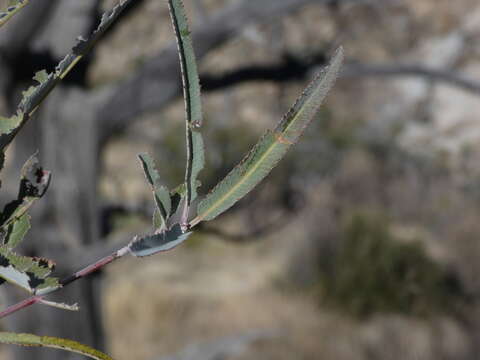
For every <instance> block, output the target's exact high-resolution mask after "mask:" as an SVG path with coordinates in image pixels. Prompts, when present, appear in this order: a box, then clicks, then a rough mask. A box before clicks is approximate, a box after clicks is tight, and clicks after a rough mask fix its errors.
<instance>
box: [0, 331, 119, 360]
mask: <svg viewBox="0 0 480 360" xmlns="http://www.w3.org/2000/svg"><path fill="white" fill-rule="evenodd" d="M0 343H3V344H12V345H21V346H43V347H48V348H54V349H61V350H66V351H70V352H74V353H78V354H82V355H85V356H88V357H89V358H91V359H96V360H113V359H112V358H111V357H110V356H108V355H106V354H104V353H102V352H101V351H98V350H95V349H93V348H91V347H90V346H87V345H84V344H81V343H79V342H76V341H73V340H68V339H61V338H57V337H51V336H38V335H33V334H17V333H11V332H0Z"/></svg>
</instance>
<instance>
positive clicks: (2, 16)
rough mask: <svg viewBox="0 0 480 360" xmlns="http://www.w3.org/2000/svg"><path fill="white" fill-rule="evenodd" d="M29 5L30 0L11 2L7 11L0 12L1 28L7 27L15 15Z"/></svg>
mask: <svg viewBox="0 0 480 360" xmlns="http://www.w3.org/2000/svg"><path fill="white" fill-rule="evenodd" d="M28 3H29V0H15V1H10V2H9V4H8V6H7V8H6V9H5V11H0V27H1V26H3V25H5V24H6V23H7V21H8V20H10V18H11V17H12V16H13V15H15V14H16V13H18V12H19V11H20V10H21V9H22V8H23V7H24V6H26V5H27V4H28Z"/></svg>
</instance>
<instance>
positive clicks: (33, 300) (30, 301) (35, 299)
mask: <svg viewBox="0 0 480 360" xmlns="http://www.w3.org/2000/svg"><path fill="white" fill-rule="evenodd" d="M128 253H129V245H127V246H124V247H122V248H120V249H119V250H117V251H114V252H113V253H111V254H110V255H107V256H105V257H103V258H101V259H100V260H98V261H96V262H94V263H93V264H90V265H88V266H86V267H85V268H83V269H81V270H79V271H77V272H75V273H73V274H72V275H70V276H67V277H66V278H64V279H62V280H60V285H61V287H58V288H55V289H52V290H48V291H47V292H45V293H38V294H35V295H33V296H31V297H29V298H27V299H24V300H22V301H20V302H18V303H16V304H14V305H11V306H9V307H7V308H6V309H5V310H3V311H2V312H0V319H1V318H4V317H6V316H8V315H11V314H13V313H15V312H17V311H19V310H22V309H25V308H27V307H29V306H31V305H34V304H37V303H42V302H44V298H45V296H47V295H49V294H51V293H54V292H57V291H58V290H60V289H62V288H63V287H65V286H67V285H69V284H71V283H72V282H74V281H76V280H78V279H81V278H83V277H85V276H87V275H89V274H91V273H93V272H95V271H98V270H100V269H101V268H103V267H104V266H105V265H108V264H110V263H111V262H113V261H115V260H117V259H119V258H121V257H123V256H124V255H126V254H128Z"/></svg>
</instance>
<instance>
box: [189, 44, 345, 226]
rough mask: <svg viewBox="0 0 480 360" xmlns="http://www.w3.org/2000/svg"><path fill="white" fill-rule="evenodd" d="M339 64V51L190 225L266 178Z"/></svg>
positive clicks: (315, 106)
mask: <svg viewBox="0 0 480 360" xmlns="http://www.w3.org/2000/svg"><path fill="white" fill-rule="evenodd" d="M342 62H343V49H342V48H340V49H338V50H337V52H336V53H335V55H334V57H333V59H332V61H331V62H330V64H329V66H328V67H326V68H325V69H324V70H323V71H322V72H321V73H320V74H319V75H318V76H317V77H316V78H315V79H314V80H313V82H312V83H311V84H310V85H309V86H308V87H307V88H306V90H305V91H304V93H303V94H302V95H301V96H300V98H299V99H298V100H297V102H296V103H295V104H294V105H293V107H292V108H291V109H290V111H289V112H288V113H287V114H286V115H285V117H284V118H283V119H282V120H281V121H280V123H279V124H278V125H277V127H276V128H275V129H274V130H273V131H271V130H269V131H267V133H266V134H265V135H264V136H263V137H262V138H261V139H260V141H259V142H258V143H257V144H256V145H255V146H254V147H253V149H252V150H251V151H250V152H249V153H248V154H247V155H246V156H245V157H244V159H243V160H242V161H241V162H240V164H238V165H237V166H236V167H235V168H234V169H233V170H232V171H230V173H229V174H228V175H227V176H226V177H225V178H224V179H223V180H222V181H221V182H220V183H219V184H217V185H216V186H215V188H214V189H213V190H212V191H211V192H210V193H209V194H208V195H207V196H206V197H205V198H204V199H203V200H202V201H201V202H200V203H199V204H198V208H197V216H196V217H195V219H193V220H192V221H191V223H190V226H195V225H196V224H198V223H199V222H201V221H204V220H212V219H214V218H215V217H217V216H218V215H220V214H221V213H223V212H224V211H226V210H227V209H229V208H230V207H231V206H233V205H234V204H235V203H236V202H237V201H238V200H240V199H241V198H243V197H244V196H245V195H246V194H247V193H248V192H249V191H251V190H252V189H253V188H254V187H255V186H256V185H257V184H258V183H259V182H260V181H261V180H263V179H264V178H265V176H267V175H268V174H269V173H270V171H271V170H272V169H273V168H274V167H275V165H276V164H277V163H278V161H280V159H282V158H283V156H284V155H285V154H286V152H287V150H288V149H289V148H290V147H291V146H292V145H293V144H294V143H296V142H297V141H298V138H299V137H300V135H301V134H302V133H303V131H304V130H305V128H306V126H307V125H308V124H309V123H310V122H311V120H312V118H313V117H314V115H315V113H316V112H317V110H318V108H319V107H320V105H321V104H322V101H323V99H324V98H325V96H326V95H327V93H328V91H329V90H330V88H331V87H332V86H333V84H334V82H335V79H336V78H337V74H338V71H339V69H340V66H341V64H342Z"/></svg>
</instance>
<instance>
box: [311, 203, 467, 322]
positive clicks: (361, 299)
mask: <svg viewBox="0 0 480 360" xmlns="http://www.w3.org/2000/svg"><path fill="white" fill-rule="evenodd" d="M328 267H329V269H328V271H325V270H326V269H322V271H321V274H320V278H321V281H320V288H321V292H322V298H323V300H324V301H325V302H326V303H327V304H330V305H333V306H336V307H338V308H340V309H342V310H345V311H346V312H348V313H350V314H353V315H355V316H360V317H364V316H368V315H371V314H373V313H375V312H398V313H403V314H409V315H420V316H425V315H429V314H431V313H435V312H449V311H452V310H453V309H454V308H455V305H456V304H457V303H458V302H459V300H461V299H462V298H463V294H462V291H461V287H460V285H459V283H458V282H457V281H456V280H455V279H454V278H452V276H451V275H450V274H448V273H447V271H446V270H445V269H444V268H443V267H442V266H441V265H440V264H438V263H436V262H435V261H434V260H432V259H431V258H430V257H429V256H428V255H427V253H426V252H425V249H424V247H423V246H422V244H421V243H420V242H419V241H412V242H408V243H406V242H402V241H400V240H398V239H396V238H395V236H394V235H393V234H392V232H391V230H390V227H389V222H388V220H387V219H386V218H385V217H384V216H381V215H375V214H368V213H365V212H359V213H357V214H355V215H353V216H351V218H350V219H349V220H348V221H347V222H346V223H345V225H344V226H343V229H342V242H341V245H340V246H339V249H338V251H337V253H336V254H335V256H334V257H333V259H332V260H331V262H330V264H329V265H328Z"/></svg>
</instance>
